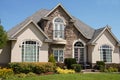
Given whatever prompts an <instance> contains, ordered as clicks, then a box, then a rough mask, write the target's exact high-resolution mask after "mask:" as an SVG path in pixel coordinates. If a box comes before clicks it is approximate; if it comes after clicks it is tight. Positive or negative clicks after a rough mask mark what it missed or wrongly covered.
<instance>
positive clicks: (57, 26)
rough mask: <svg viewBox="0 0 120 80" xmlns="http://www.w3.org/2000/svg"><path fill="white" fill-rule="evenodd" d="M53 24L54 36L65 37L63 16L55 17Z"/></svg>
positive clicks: (55, 37) (57, 37) (56, 37)
mask: <svg viewBox="0 0 120 80" xmlns="http://www.w3.org/2000/svg"><path fill="white" fill-rule="evenodd" d="M53 24H54V27H53V38H54V39H64V28H65V26H64V21H63V20H62V19H61V18H55V19H54V21H53Z"/></svg>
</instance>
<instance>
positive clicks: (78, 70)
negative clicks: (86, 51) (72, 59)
mask: <svg viewBox="0 0 120 80" xmlns="http://www.w3.org/2000/svg"><path fill="white" fill-rule="evenodd" d="M71 67H72V69H74V70H75V72H80V71H81V65H80V64H72V65H71Z"/></svg>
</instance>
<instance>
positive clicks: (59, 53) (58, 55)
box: [53, 49, 64, 62]
mask: <svg viewBox="0 0 120 80" xmlns="http://www.w3.org/2000/svg"><path fill="white" fill-rule="evenodd" d="M53 54H54V58H55V60H56V62H63V61H64V60H63V59H64V51H63V49H54V50H53Z"/></svg>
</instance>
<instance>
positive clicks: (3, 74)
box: [0, 68, 13, 79]
mask: <svg viewBox="0 0 120 80" xmlns="http://www.w3.org/2000/svg"><path fill="white" fill-rule="evenodd" d="M11 75H13V70H12V69H7V68H0V78H5V79H6V78H8V77H9V76H11Z"/></svg>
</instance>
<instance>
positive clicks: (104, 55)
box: [100, 45, 112, 62]
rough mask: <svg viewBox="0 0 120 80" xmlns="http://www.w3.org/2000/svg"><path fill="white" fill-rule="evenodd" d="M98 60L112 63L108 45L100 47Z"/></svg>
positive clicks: (110, 50) (110, 49)
mask: <svg viewBox="0 0 120 80" xmlns="http://www.w3.org/2000/svg"><path fill="white" fill-rule="evenodd" d="M100 60H101V61H104V62H112V48H111V46H109V45H102V46H100Z"/></svg>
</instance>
